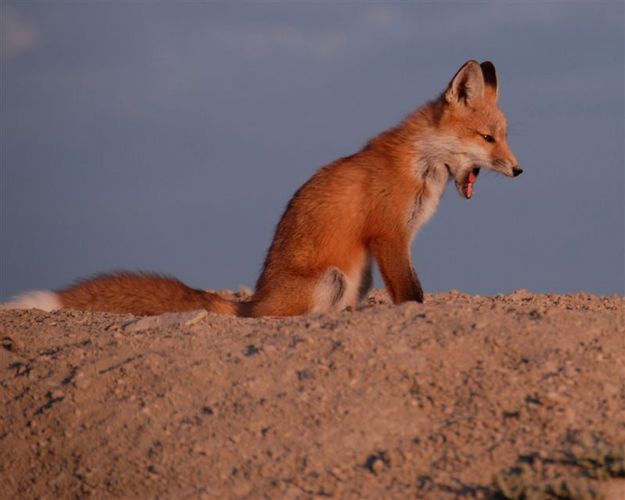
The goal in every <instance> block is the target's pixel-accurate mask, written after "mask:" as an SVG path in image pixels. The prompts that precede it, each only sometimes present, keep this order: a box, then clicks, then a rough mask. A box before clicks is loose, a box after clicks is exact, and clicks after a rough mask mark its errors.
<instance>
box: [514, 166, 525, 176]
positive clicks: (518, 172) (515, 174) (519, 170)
mask: <svg viewBox="0 0 625 500" xmlns="http://www.w3.org/2000/svg"><path fill="white" fill-rule="evenodd" d="M522 173H523V169H522V168H521V167H519V166H518V165H515V166H514V167H512V175H513V176H514V177H516V176H517V175H521V174H522Z"/></svg>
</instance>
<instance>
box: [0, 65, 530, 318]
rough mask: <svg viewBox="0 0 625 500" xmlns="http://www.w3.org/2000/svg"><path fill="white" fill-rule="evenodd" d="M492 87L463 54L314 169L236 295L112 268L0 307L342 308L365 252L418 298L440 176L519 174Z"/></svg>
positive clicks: (394, 288)
mask: <svg viewBox="0 0 625 500" xmlns="http://www.w3.org/2000/svg"><path fill="white" fill-rule="evenodd" d="M497 89H498V88H497V74H496V72H495V67H494V65H493V64H492V63H491V62H483V63H481V64H480V63H478V62H477V61H474V60H471V61H468V62H466V63H465V64H464V65H463V66H462V67H461V68H460V69H459V70H458V72H457V73H456V74H455V76H454V77H453V78H452V80H451V82H450V83H449V85H448V86H447V88H446V89H445V91H444V92H443V93H442V94H441V95H440V96H439V97H438V98H437V99H435V100H433V101H431V102H429V103H428V104H426V105H424V106H422V107H421V108H419V109H417V110H416V111H415V112H413V113H412V114H410V115H409V116H408V117H406V118H405V119H404V120H403V121H402V122H401V123H400V124H399V125H398V126H396V127H395V128H392V129H390V130H387V131H385V132H382V133H381V134H380V135H378V136H376V137H374V138H373V139H371V140H370V141H369V142H368V143H367V144H366V145H365V147H364V148H363V149H362V150H360V151H359V152H357V153H355V154H353V155H351V156H347V157H345V158H340V159H338V160H336V161H334V162H333V163H331V164H329V165H327V166H325V167H323V168H321V169H320V170H319V171H318V172H317V173H316V174H315V175H313V177H312V178H311V179H310V180H309V181H308V182H306V183H305V184H304V185H303V186H302V187H301V188H300V189H299V190H298V191H297V192H296V193H295V195H293V197H292V198H291V200H290V201H289V203H288V206H287V208H286V210H285V212H284V214H283V215H282V218H281V219H280V222H279V223H278V226H277V228H276V232H275V235H274V238H273V241H272V243H271V246H270V248H269V251H268V253H267V256H266V258H265V262H264V266H263V270H262V273H261V275H260V277H259V278H258V281H257V283H256V290H255V292H254V295H253V296H252V298H251V300H249V301H247V302H236V301H229V300H226V299H225V298H222V297H220V296H219V295H217V294H215V293H210V292H204V291H201V290H195V289H192V288H190V287H188V286H186V285H185V284H183V283H181V282H180V281H178V280H176V279H173V278H168V277H163V276H160V275H155V274H142V273H126V272H123V273H116V274H108V275H102V276H98V277H95V278H91V279H87V280H84V281H80V282H78V283H76V284H74V285H72V286H70V287H68V288H65V289H63V290H59V291H57V292H48V291H38V292H30V293H27V294H24V295H22V296H18V297H17V298H15V299H13V300H12V301H10V302H8V303H5V304H3V308H31V307H36V308H40V309H44V310H53V309H60V308H70V309H80V310H86V311H108V312H114V313H132V314H136V315H153V314H160V313H164V312H177V311H188V310H194V309H206V310H208V311H210V312H214V313H218V314H228V315H236V316H246V317H257V316H266V315H271V316H293V315H300V314H307V313H316V312H325V311H329V310H342V309H344V308H346V307H348V306H356V305H358V303H359V302H360V301H361V300H362V299H363V298H364V297H365V295H366V294H367V292H368V290H369V289H370V287H371V284H372V280H371V265H372V261H373V259H375V260H376V262H377V264H378V266H379V268H380V271H381V274H382V277H383V279H384V283H385V285H386V288H387V290H388V292H389V294H390V296H391V298H392V300H393V302H394V303H395V304H398V303H400V302H405V301H417V302H422V301H423V289H422V288H421V283H420V282H419V279H418V277H417V275H416V273H415V271H414V269H413V267H412V263H411V257H410V244H411V242H412V240H413V239H414V237H415V235H416V233H417V231H418V230H419V228H420V227H422V226H423V224H425V223H426V222H427V221H428V220H429V219H430V218H431V217H432V215H433V214H434V212H435V210H436V208H437V206H438V202H439V200H440V198H441V195H442V194H443V190H444V189H445V186H446V185H447V183H448V181H449V180H451V179H453V181H454V183H455V185H456V189H457V190H458V193H459V194H460V196H462V197H464V198H467V199H469V198H471V197H472V196H473V190H474V185H475V182H476V180H477V177H478V174H479V172H480V168H487V169H491V170H494V171H496V172H500V173H502V174H504V175H507V176H510V177H516V176H517V175H519V174H520V173H521V172H523V170H522V169H521V167H520V166H519V165H518V162H517V160H516V158H515V156H514V154H513V153H512V151H510V148H509V147H508V144H507V128H506V118H505V116H504V114H503V113H502V111H501V110H500V109H499V108H498V106H497Z"/></svg>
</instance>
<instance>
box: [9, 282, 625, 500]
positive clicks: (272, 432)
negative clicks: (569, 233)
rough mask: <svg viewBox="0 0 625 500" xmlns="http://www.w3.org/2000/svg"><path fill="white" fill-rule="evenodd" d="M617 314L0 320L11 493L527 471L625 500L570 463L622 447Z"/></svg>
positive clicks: (415, 493) (431, 486)
mask: <svg viewBox="0 0 625 500" xmlns="http://www.w3.org/2000/svg"><path fill="white" fill-rule="evenodd" d="M624 307H625V301H624V299H623V298H622V297H597V296H593V295H588V294H583V293H580V294H575V295H567V296H564V295H535V294H531V293H528V292H526V291H517V292H515V293H513V294H511V295H500V296H496V297H480V296H470V295H465V294H462V293H458V292H449V293H441V294H431V295H427V296H426V303H425V304H424V305H418V304H405V305H402V306H393V305H390V304H389V303H388V300H387V298H386V295H385V294H384V292H380V291H376V292H374V293H373V294H372V295H371V296H370V299H369V304H368V305H367V306H366V307H364V308H362V309H359V310H356V311H345V312H342V313H340V314H338V313H337V314H332V315H323V316H319V315H318V316H306V317H298V318H285V319H232V318H228V317H219V316H215V315H210V314H207V313H205V312H193V313H185V314H180V315H164V316H159V317H153V318H137V317H133V316H118V315H111V314H91V313H82V312H75V311H58V312H54V313H49V314H48V313H43V312H40V311H34V310H32V311H0V338H2V347H1V348H0V405H1V406H0V479H1V481H0V483H1V484H2V486H1V489H2V494H1V496H2V498H83V497H87V496H93V497H100V498H101V497H110V496H113V497H124V498H154V497H157V496H158V497H161V498H198V497H203V498H237V497H240V498H263V497H266V498H315V497H321V496H332V497H335V498H357V497H363V498H432V499H439V498H443V499H444V498H456V497H467V498H471V497H478V498H489V497H496V496H497V495H498V494H501V490H500V489H498V487H497V486H496V481H495V483H494V482H493V476H494V475H498V476H497V477H499V478H504V481H505V480H506V479H505V478H507V477H513V476H506V474H513V472H514V470H516V469H511V468H513V467H515V466H518V465H519V464H521V463H522V464H524V465H523V467H524V469H523V470H524V471H525V472H524V473H527V474H530V475H531V476H532V477H533V478H534V479H532V480H533V481H538V482H541V481H542V482H544V483H549V484H555V482H557V481H561V480H566V481H568V482H569V483H568V484H573V482H574V481H578V480H579V481H581V483H580V484H582V486H580V488H589V489H587V490H585V491H587V493H586V495H587V497H588V498H591V497H592V495H594V494H596V495H600V494H603V495H605V496H606V497H607V498H613V499H618V498H625V482H624V481H625V480H623V479H608V480H602V481H597V480H595V479H592V478H591V477H588V473H587V471H585V469H584V468H583V467H581V466H580V463H579V462H576V461H575V460H570V457H575V456H577V457H579V456H580V455H581V454H583V453H585V452H586V451H585V450H588V449H596V448H597V447H604V448H605V447H611V449H620V450H622V449H623V446H624V445H625V385H624V381H625V323H624V316H623V314H624ZM604 448H601V449H604ZM606 449H607V448H606ZM566 457H569V460H568V462H567V459H566ZM525 469H527V470H525ZM511 471H512V472H511ZM517 471H518V470H517ZM616 475H618V474H616ZM604 479H605V478H604Z"/></svg>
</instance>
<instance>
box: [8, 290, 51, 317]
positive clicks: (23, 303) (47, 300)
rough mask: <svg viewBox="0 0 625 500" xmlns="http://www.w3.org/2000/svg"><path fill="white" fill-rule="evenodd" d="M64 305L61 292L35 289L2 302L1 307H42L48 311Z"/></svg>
mask: <svg viewBox="0 0 625 500" xmlns="http://www.w3.org/2000/svg"><path fill="white" fill-rule="evenodd" d="M62 307H63V306H62V304H61V298H60V297H59V294H58V293H54V292H51V291H49V290H33V291H32V292H26V293H23V294H21V295H18V296H17V297H13V298H12V299H11V300H9V301H8V302H3V303H1V304H0V309H41V310H42V311H46V312H50V311H55V310H56V309H61V308H62Z"/></svg>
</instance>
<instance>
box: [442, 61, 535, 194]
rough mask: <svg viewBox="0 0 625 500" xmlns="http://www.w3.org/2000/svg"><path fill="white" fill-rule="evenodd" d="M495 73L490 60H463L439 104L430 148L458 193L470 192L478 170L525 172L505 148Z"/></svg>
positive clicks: (506, 131)
mask: <svg viewBox="0 0 625 500" xmlns="http://www.w3.org/2000/svg"><path fill="white" fill-rule="evenodd" d="M497 93H498V86H497V73H496V71H495V66H494V65H493V63H491V62H490V61H487V62H483V63H481V64H479V63H478V62H477V61H473V60H471V61H468V62H466V63H465V64H464V65H463V66H462V67H461V68H460V69H459V70H458V72H457V73H456V74H455V76H454V77H453V78H452V80H451V82H450V83H449V86H448V87H447V89H446V90H445V91H444V92H443V94H442V95H441V97H440V99H439V101H438V103H437V108H438V120H437V122H438V126H437V129H436V133H435V137H434V138H433V144H432V145H433V146H434V145H435V148H436V149H437V150H438V151H437V156H438V157H439V158H441V157H442V158H444V163H445V166H446V167H447V169H448V171H449V173H450V175H451V177H452V178H453V179H454V181H455V184H456V188H457V190H458V193H459V194H460V195H461V196H463V197H464V198H467V199H469V198H471V196H473V185H474V183H475V181H476V180H477V176H478V174H479V172H480V168H487V169H490V170H494V171H496V172H499V173H502V174H504V175H507V176H510V177H516V176H517V175H519V174H521V173H522V172H523V169H522V168H521V167H520V166H519V164H518V162H517V159H516V157H515V156H514V154H513V153H512V151H511V150H510V147H509V146H508V141H507V138H508V130H507V123H506V117H505V115H504V114H503V112H502V111H501V110H500V109H499V107H498V106H497Z"/></svg>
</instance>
